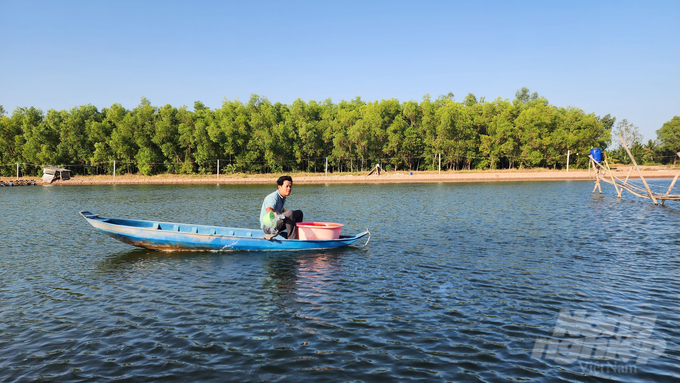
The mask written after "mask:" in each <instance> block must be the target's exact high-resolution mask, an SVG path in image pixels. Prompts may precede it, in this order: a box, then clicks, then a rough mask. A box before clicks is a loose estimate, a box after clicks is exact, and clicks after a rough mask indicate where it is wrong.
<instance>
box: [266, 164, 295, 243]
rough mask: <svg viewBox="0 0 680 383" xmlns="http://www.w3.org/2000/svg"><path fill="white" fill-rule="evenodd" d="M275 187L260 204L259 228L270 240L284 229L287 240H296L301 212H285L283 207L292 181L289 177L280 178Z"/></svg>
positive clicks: (291, 187) (291, 186)
mask: <svg viewBox="0 0 680 383" xmlns="http://www.w3.org/2000/svg"><path fill="white" fill-rule="evenodd" d="M276 185H277V190H276V191H275V192H273V193H271V194H269V195H268V196H267V197H265V199H264V202H263V203H262V210H261V212H260V226H261V227H262V230H264V232H265V233H266V234H269V235H270V236H269V237H270V238H271V237H274V236H276V235H278V234H279V233H280V232H281V231H283V229H284V228H285V229H286V232H287V233H288V239H298V231H297V226H296V223H298V222H302V217H303V213H302V210H286V209H285V208H284V207H283V205H284V204H285V203H286V197H288V196H289V195H290V192H291V191H292V190H293V179H292V178H291V177H290V176H281V177H279V179H278V180H276Z"/></svg>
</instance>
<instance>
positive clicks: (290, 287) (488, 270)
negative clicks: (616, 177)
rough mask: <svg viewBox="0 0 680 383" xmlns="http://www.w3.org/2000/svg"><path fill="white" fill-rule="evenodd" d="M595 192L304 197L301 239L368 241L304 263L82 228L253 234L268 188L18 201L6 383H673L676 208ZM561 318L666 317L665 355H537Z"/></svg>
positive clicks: (414, 189)
mask: <svg viewBox="0 0 680 383" xmlns="http://www.w3.org/2000/svg"><path fill="white" fill-rule="evenodd" d="M653 183H654V184H655V185H656V187H663V186H664V185H668V184H669V183H670V180H657V181H654V182H653ZM592 186H593V184H592V182H526V183H468V184H420V185H414V184H408V185H344V186H343V185H332V186H302V185H299V186H295V188H294V189H293V194H292V195H291V197H290V198H289V201H288V202H287V205H288V206H287V207H291V208H297V209H302V210H304V212H305V220H307V221H332V222H341V223H343V224H345V227H344V228H343V233H344V234H355V233H358V232H361V231H363V230H365V229H367V228H368V229H369V230H370V231H371V233H372V236H371V240H370V242H369V243H368V246H367V247H365V248H356V247H350V248H345V249H341V250H334V251H325V252H301V253H256V252H225V253H214V252H213V253H211V252H205V253H200V252H197V253H162V252H155V251H149V250H145V249H136V248H133V247H130V246H128V245H124V244H122V243H119V242H117V241H115V240H113V239H111V238H108V237H105V236H104V235H102V234H100V233H98V232H96V231H95V229H94V228H92V227H91V226H90V225H89V224H88V223H87V222H86V221H85V220H84V219H82V218H81V217H80V216H79V215H78V211H80V210H90V211H92V212H94V213H98V214H100V215H103V216H108V217H120V218H136V219H150V220H159V221H172V222H185V223H196V224H208V225H221V226H235V227H257V226H258V219H257V214H258V212H259V211H260V205H261V202H262V199H263V198H264V196H265V195H266V194H267V193H269V192H271V191H272V190H274V189H273V187H271V186H225V185H221V186H217V185H201V186H187V185H167V186H165V185H163V186H140V185H131V186H122V185H107V186H70V187H69V186H53V187H39V186H34V187H15V188H2V189H0V215H1V216H0V220H1V221H0V222H1V223H0V318H1V321H0V380H5V381H32V380H37V379H44V380H45V381H53V380H59V381H119V380H129V381H187V380H193V381H258V382H259V381H289V382H294V381H306V380H324V381H409V380H418V381H428V382H431V381H503V380H508V379H509V380H519V381H546V382H552V381H598V380H602V379H613V380H617V381H638V382H646V381H677V380H678V379H680V367H679V366H680V349H679V347H680V330H679V329H678V324H679V323H680V309H679V307H680V304H679V299H680V287H678V286H679V281H680V278H679V277H680V272H679V271H678V267H679V266H680V255H679V254H680V251H679V250H680V238H679V237H678V228H679V227H680V203H676V202H669V203H668V204H667V206H663V207H661V206H654V205H653V204H652V203H651V202H650V201H644V200H641V199H637V198H634V197H632V196H630V194H624V198H622V199H617V198H615V192H614V190H613V188H612V187H611V186H609V185H604V194H602V195H599V194H592V193H591V191H592ZM565 309H566V310H585V311H586V313H588V314H593V313H598V312H599V313H601V314H602V315H603V316H605V317H610V318H611V317H616V316H620V315H627V314H630V315H632V316H634V317H635V316H644V315H652V316H655V317H656V322H655V323H654V327H653V333H652V334H651V338H653V339H656V340H662V341H664V342H665V349H664V350H662V351H663V353H662V355H660V356H658V357H655V358H652V359H650V360H649V361H648V362H647V363H646V364H644V365H642V364H636V362H635V360H630V361H628V362H627V363H622V362H621V361H618V362H616V363H615V364H616V365H618V366H619V370H616V371H612V370H611V369H609V370H607V369H606V368H600V369H598V368H599V367H602V365H604V364H605V362H606V360H599V361H598V360H593V359H590V360H578V361H575V362H572V363H570V364H564V363H559V362H558V361H556V360H555V358H554V357H552V358H550V357H548V356H546V355H542V356H541V355H539V356H533V355H532V351H533V349H534V346H535V344H536V341H537V339H546V338H551V337H552V338H555V337H557V338H558V340H560V339H564V338H565V337H564V336H562V338H560V337H559V336H556V335H555V334H554V330H555V324H556V321H557V318H558V315H559V313H560V311H561V310H565ZM567 337H568V336H567ZM610 363H614V362H612V361H610ZM622 365H623V366H624V367H626V368H627V369H626V370H623V369H622V368H620V367H621V366H622Z"/></svg>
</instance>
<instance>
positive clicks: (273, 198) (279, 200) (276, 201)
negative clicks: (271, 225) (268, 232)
mask: <svg viewBox="0 0 680 383" xmlns="http://www.w3.org/2000/svg"><path fill="white" fill-rule="evenodd" d="M285 203H286V197H281V194H280V193H279V191H278V189H277V190H276V191H275V192H273V193H271V194H270V195H268V196H266V197H265V198H264V202H262V210H261V211H260V227H264V222H263V220H262V218H264V215H265V214H267V208H268V207H271V208H273V209H274V213H276V214H281V213H283V205H284V204H285Z"/></svg>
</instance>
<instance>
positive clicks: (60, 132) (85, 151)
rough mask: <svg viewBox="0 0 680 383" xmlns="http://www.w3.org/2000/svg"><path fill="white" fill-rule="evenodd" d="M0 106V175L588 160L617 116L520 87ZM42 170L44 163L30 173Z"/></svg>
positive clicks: (579, 163) (577, 163) (578, 163)
mask: <svg viewBox="0 0 680 383" xmlns="http://www.w3.org/2000/svg"><path fill="white" fill-rule="evenodd" d="M5 114H6V113H5V111H4V109H2V107H1V106H0V165H4V166H0V172H1V174H2V175H5V176H11V175H12V174H14V172H15V169H14V168H13V167H12V166H11V165H12V164H15V163H24V164H40V165H48V164H49V165H60V166H68V167H70V168H71V169H72V171H73V172H75V173H80V174H94V173H95V172H96V173H107V174H111V173H112V172H113V162H114V161H116V162H117V163H118V164H119V165H118V170H117V174H120V173H121V171H122V172H135V173H136V172H139V173H141V174H144V175H151V174H156V173H174V174H193V173H200V174H206V173H214V172H215V171H216V167H217V164H216V162H217V160H220V163H221V165H220V171H221V172H222V173H234V172H244V173H266V172H282V171H323V170H324V167H325V162H326V159H327V161H328V164H329V170H330V171H357V170H366V169H369V168H371V167H373V166H374V165H375V163H381V164H382V166H383V167H384V168H385V167H387V168H391V169H392V170H427V169H437V167H438V164H439V163H438V161H439V158H438V156H439V155H441V163H442V169H507V168H531V167H548V168H557V169H560V168H563V167H565V166H566V161H567V158H566V154H567V151H568V150H569V151H570V153H571V157H570V166H571V167H582V168H583V167H587V161H588V157H587V155H588V153H589V151H590V148H593V147H600V148H606V147H607V144H608V143H609V141H610V139H611V129H612V126H613V124H614V122H615V119H614V118H613V117H611V116H610V115H606V116H604V117H598V116H596V115H594V114H593V113H585V112H584V111H583V110H580V109H578V108H574V107H566V108H564V107H556V106H553V105H551V104H549V103H548V100H546V99H545V98H544V97H541V96H539V95H538V94H537V93H535V92H534V93H530V92H529V90H528V89H526V88H522V89H520V90H519V91H517V93H516V95H515V99H514V100H513V101H509V100H504V99H501V98H497V99H495V100H494V101H491V102H487V101H485V100H484V98H481V99H479V100H478V99H477V98H476V97H475V96H474V95H473V94H468V95H467V96H466V97H465V98H464V100H463V101H462V102H456V101H455V99H454V97H453V95H452V94H449V95H445V96H439V97H438V98H436V99H432V98H431V97H430V96H429V95H426V96H424V97H423V100H422V101H421V102H416V101H406V102H400V101H398V100H396V99H389V100H381V101H374V102H365V101H363V100H362V99H361V98H359V97H357V98H355V99H354V100H351V101H344V100H343V101H341V102H339V103H333V102H332V101H331V100H330V99H328V100H326V101H323V102H316V101H309V102H305V101H303V100H300V99H298V100H296V101H294V102H293V103H292V104H290V105H286V104H282V103H278V102H277V103H271V102H270V101H269V100H268V99H267V98H266V97H260V96H258V95H252V96H251V98H250V100H248V102H247V103H243V102H241V101H239V100H238V99H237V100H226V99H225V100H224V101H223V102H222V106H221V108H218V109H214V110H212V109H210V108H208V107H206V106H205V105H204V104H203V103H201V102H200V101H197V102H195V103H194V107H193V111H192V110H190V109H188V108H187V107H186V106H182V107H180V108H176V107H173V106H171V105H165V106H162V107H155V106H152V105H151V102H150V101H149V100H147V99H146V98H142V100H141V102H140V104H139V105H138V106H137V107H135V108H134V109H132V110H127V109H125V108H124V107H122V106H121V105H119V104H113V105H112V106H111V107H109V108H103V109H102V110H98V109H97V108H96V107H95V106H92V105H83V106H79V107H75V108H73V109H71V110H68V111H66V110H59V111H58V110H54V109H51V110H49V111H48V112H47V113H44V112H43V111H42V110H40V109H36V108H34V107H30V108H21V107H20V108H17V109H16V110H14V112H13V113H12V114H11V116H7V115H5ZM32 171H33V172H35V174H39V172H40V169H39V167H36V169H34V170H32Z"/></svg>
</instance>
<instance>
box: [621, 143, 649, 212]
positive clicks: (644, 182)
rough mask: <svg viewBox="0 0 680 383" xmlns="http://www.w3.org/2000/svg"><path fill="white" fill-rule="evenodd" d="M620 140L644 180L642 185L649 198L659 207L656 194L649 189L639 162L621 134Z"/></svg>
mask: <svg viewBox="0 0 680 383" xmlns="http://www.w3.org/2000/svg"><path fill="white" fill-rule="evenodd" d="M619 138H620V139H621V142H622V143H623V147H624V148H625V149H626V152H628V156H629V157H630V160H631V161H633V165H635V170H637V172H638V175H640V179H641V180H642V183H643V184H644V185H645V189H647V193H649V197H650V198H651V199H652V201H653V202H654V205H658V203H657V202H656V198H654V194H653V193H652V190H651V189H650V188H649V185H647V181H645V177H643V176H642V172H641V171H640V168H638V166H637V162H635V157H633V154H632V153H631V152H630V149H628V145H626V141H624V140H623V137H622V136H621V135H620V134H619Z"/></svg>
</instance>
